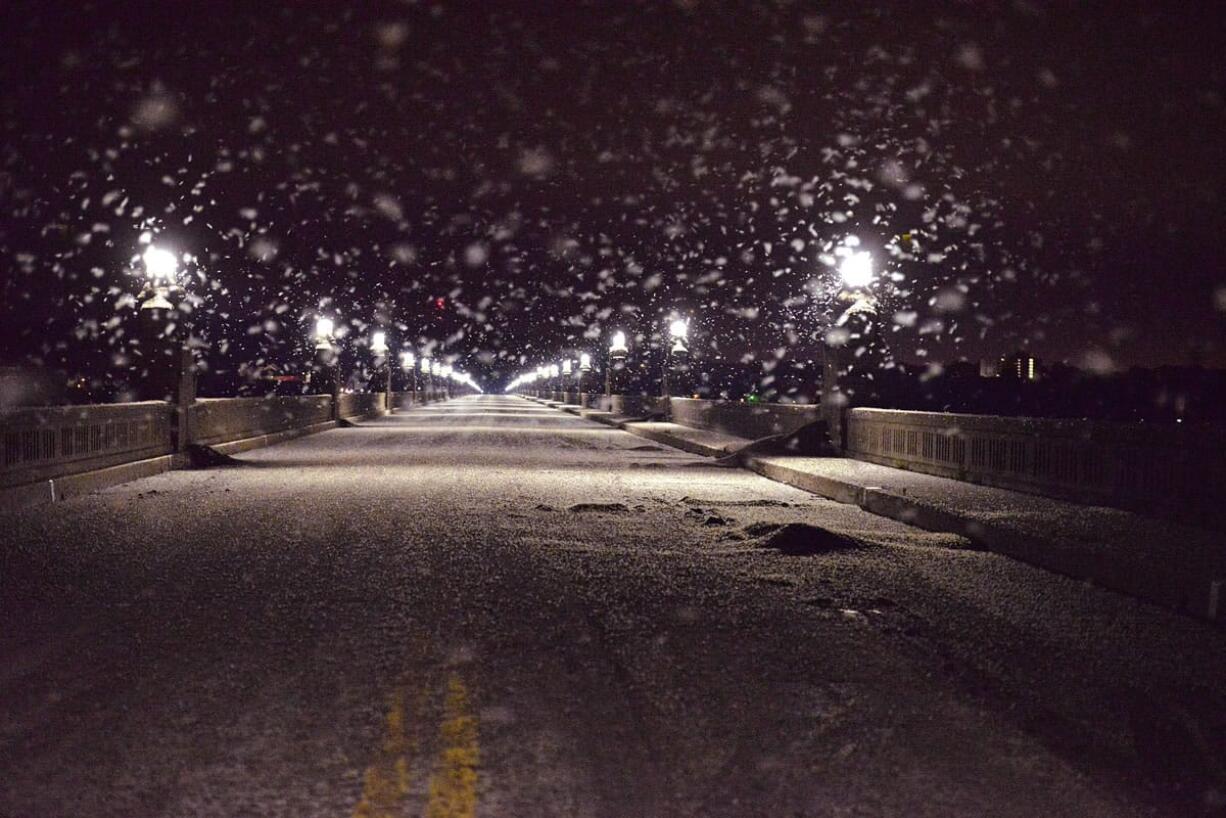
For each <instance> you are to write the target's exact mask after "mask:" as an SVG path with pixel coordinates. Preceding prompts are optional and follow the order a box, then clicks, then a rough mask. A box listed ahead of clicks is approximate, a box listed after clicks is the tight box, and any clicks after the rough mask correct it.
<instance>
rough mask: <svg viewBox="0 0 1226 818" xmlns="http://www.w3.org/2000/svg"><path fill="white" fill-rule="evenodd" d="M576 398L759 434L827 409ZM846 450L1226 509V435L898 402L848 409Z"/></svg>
mask: <svg viewBox="0 0 1226 818" xmlns="http://www.w3.org/2000/svg"><path fill="white" fill-rule="evenodd" d="M567 402H569V403H577V402H581V403H583V404H584V405H585V406H586V407H588V408H593V409H599V410H601V411H607V412H611V413H613V414H614V415H618V416H621V417H644V416H648V415H651V414H659V415H661V416H667V417H668V418H669V419H670V420H671V421H672V422H674V423H678V424H680V425H682V426H689V427H691V428H695V429H708V430H712V431H717V432H723V433H724V434H730V435H735V436H737V437H743V438H748V439H751V440H758V439H761V438H764V437H771V436H777V435H788V434H792V433H794V432H797V431H799V430H801V429H803V428H805V427H808V426H811V425H812V424H815V423H817V422H819V421H821V420H822V419H823V418H824V415H823V413H822V409H821V407H820V406H819V405H817V404H770V403H760V404H759V403H741V402H734V401H716V400H698V399H690V398H671V399H665V398H657V397H652V396H644V395H611V396H610V395H603V394H588V395H586V396H583V397H582V398H580V399H577V400H568V401H567ZM842 423H843V424H844V426H845V428H846V447H845V449H844V451H843V452H842V454H843V455H844V456H846V457H851V458H854V459H858V460H864V461H867V462H872V463H878V464H881V465H885V466H892V467H894V468H901V469H908V470H911V471H916V472H921V473H924V474H931V475H935V476H938V477H947V478H951V479H954V480H961V481H965V482H970V483H979V484H982V485H987V486H995V487H998V488H1004V489H1011V490H1014V491H1022V492H1027V493H1030V494H1037V495H1042V496H1046V497H1054V498H1059V499H1064V500H1071V501H1073V502H1078V503H1089V504H1097V505H1107V506H1114V507H1118V508H1125V509H1134V510H1140V511H1148V512H1154V513H1158V514H1161V515H1163V516H1176V517H1189V518H1196V519H1217V520H1220V519H1223V517H1226V435H1224V434H1222V433H1220V432H1211V431H1208V430H1205V429H1193V428H1180V427H1161V426H1155V425H1142V424H1136V425H1126V424H1112V423H1101V422H1095V421H1087V420H1079V419H1046V418H1021V417H1003V416H993V415H959V414H949V413H942V412H912V411H900V410H892V409H851V410H849V411H846V412H844V413H843V414H842Z"/></svg>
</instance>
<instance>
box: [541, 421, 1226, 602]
mask: <svg viewBox="0 0 1226 818" xmlns="http://www.w3.org/2000/svg"><path fill="white" fill-rule="evenodd" d="M546 403H547V404H548V405H552V406H555V407H557V408H559V409H561V410H562V411H565V412H569V413H571V414H575V415H579V416H581V417H584V418H587V419H589V420H593V421H597V422H600V423H605V424H608V425H611V426H616V427H618V428H621V429H624V430H625V431H627V432H630V433H631V434H634V435H638V436H640V437H643V438H647V439H649V440H652V441H655V442H658V443H663V444H665V445H669V446H673V447H675V448H678V449H682V450H684V451H687V452H692V453H694V454H699V455H705V456H709V457H726V456H729V455H732V454H735V453H737V452H740V450H741V449H744V448H745V447H746V446H749V445H750V444H751V443H752V442H753V441H750V440H746V439H745V438H740V437H734V436H732V435H727V434H722V433H720V432H713V431H709V430H705V429H694V428H690V427H687V426H681V425H680V424H676V423H667V422H660V421H637V420H635V419H631V418H621V417H617V416H614V415H612V414H610V413H608V412H600V411H595V410H589V409H582V408H580V407H578V406H568V405H561V404H557V403H553V402H546ZM736 462H737V463H739V464H740V465H742V466H744V467H745V468H749V469H751V470H753V471H755V472H758V473H759V474H761V475H763V476H765V477H768V478H770V479H772V480H777V481H779V482H782V483H787V484H789V485H792V486H796V487H797V488H800V489H804V490H805V491H810V492H813V493H814V494H818V495H821V496H823V497H828V498H830V499H832V500H837V501H839V502H843V503H853V504H855V505H858V506H860V507H861V508H863V509H865V510H866V511H870V512H872V513H874V514H880V515H882V516H885V517H891V518H893V519H896V520H900V521H902V522H905V523H908V524H910V525H914V526H917V527H919V528H925V529H928V530H931V531H946V532H951V533H956V534H960V535H962V536H964V537H966V538H967V539H968V540H969V541H970V542H971V544H972V545H974V546H976V547H979V548H984V549H987V550H990V551H994V552H999V553H1001V554H1006V555H1008V556H1011V557H1015V558H1017V559H1020V560H1023V561H1025V562H1028V563H1031V564H1033V565H1037V566H1040V567H1042V568H1046V569H1048V570H1052V571H1056V572H1058V573H1061V574H1065V575H1068V576H1072V577H1076V578H1079V579H1084V580H1086V581H1088V582H1093V583H1095V584H1098V585H1101V586H1103V587H1106V588H1111V589H1112V590H1116V591H1121V592H1123V593H1127V594H1130V595H1132V596H1136V597H1138V598H1141V599H1145V600H1147V601H1150V602H1155V603H1158V604H1160V605H1163V606H1165V607H1169V608H1173V609H1175V610H1179V611H1183V612H1186V613H1189V614H1192V615H1194V616H1198V617H1201V618H1204V619H1209V620H1211V621H1215V622H1219V623H1221V622H1223V621H1226V587H1224V586H1226V581H1224V580H1226V544H1224V541H1223V537H1222V535H1221V533H1220V532H1212V531H1208V530H1206V529H1201V528H1196V527H1193V526H1188V525H1181V524H1178V523H1173V522H1169V521H1167V520H1159V519H1156V518H1151V517H1146V516H1143V515H1140V514H1136V513H1133V512H1129V511H1122V510H1120V509H1115V508H1107V507H1103V506H1088V505H1080V504H1077V503H1071V502H1067V501H1064V500H1056V499H1052V498H1049V497H1041V496H1038V495H1034V494H1025V493H1022V492H1017V491H1010V490H1007V489H999V488H993V487H990V486H981V485H977V484H975V483H965V482H962V481H959V480H951V479H948V478H944V477H934V476H931V475H927V474H919V473H917V472H911V471H906V470H904V469H896V468H891V467H889V466H880V465H877V464H875V463H866V462H864V461H861V460H853V459H850V458H842V457H802V456H795V455H788V454H782V453H765V452H754V451H752V450H749V451H745V452H742V453H740V454H738V455H737V457H736Z"/></svg>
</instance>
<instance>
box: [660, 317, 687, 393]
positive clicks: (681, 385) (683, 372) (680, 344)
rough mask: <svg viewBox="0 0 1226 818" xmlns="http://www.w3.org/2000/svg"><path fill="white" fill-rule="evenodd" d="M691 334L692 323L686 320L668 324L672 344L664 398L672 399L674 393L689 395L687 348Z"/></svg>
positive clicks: (666, 362) (679, 319) (666, 367)
mask: <svg viewBox="0 0 1226 818" xmlns="http://www.w3.org/2000/svg"><path fill="white" fill-rule="evenodd" d="M689 334H690V322H689V321H687V320H686V319H684V318H674V319H673V320H672V321H670V322H669V324H668V335H669V338H671V339H672V344H671V345H670V347H669V350H668V360H666V361H665V362H664V389H663V392H664V397H665V398H670V397H672V395H673V393H674V392H676V393H677V394H679V395H681V396H684V395H687V394H689V391H690V390H689V374H690V350H689V347H688V346H687V343H688V341H689Z"/></svg>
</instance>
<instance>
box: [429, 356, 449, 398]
mask: <svg viewBox="0 0 1226 818" xmlns="http://www.w3.org/2000/svg"><path fill="white" fill-rule="evenodd" d="M442 377H443V367H442V364H440V363H439V362H438V361H431V362H430V386H431V389H432V391H433V392H434V398H435V400H439V399H440V397H439V393H440V392H442V393H443V396H442V398H441V399H442V400H446V393H445V392H444V391H443V389H442V388H441V384H442Z"/></svg>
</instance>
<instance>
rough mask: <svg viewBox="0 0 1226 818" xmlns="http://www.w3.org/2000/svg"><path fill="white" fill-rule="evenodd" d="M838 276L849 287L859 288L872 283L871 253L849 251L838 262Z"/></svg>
mask: <svg viewBox="0 0 1226 818" xmlns="http://www.w3.org/2000/svg"><path fill="white" fill-rule="evenodd" d="M839 278H841V279H843V284H845V285H846V286H847V287H848V288H849V289H852V290H861V289H864V288H865V287H867V286H869V285H870V284H872V283H873V254H872V253H870V252H868V251H867V250H860V251H858V252H856V251H849V252H848V254H847V255H846V256H844V257H843V261H842V263H841V264H839Z"/></svg>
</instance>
